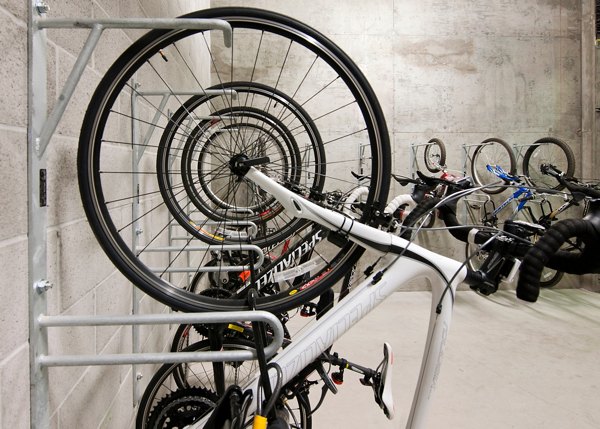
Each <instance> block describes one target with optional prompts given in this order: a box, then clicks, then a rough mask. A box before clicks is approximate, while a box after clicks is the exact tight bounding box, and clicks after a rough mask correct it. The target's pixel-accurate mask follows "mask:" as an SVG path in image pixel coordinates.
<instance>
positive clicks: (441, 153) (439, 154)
mask: <svg viewBox="0 0 600 429" xmlns="http://www.w3.org/2000/svg"><path fill="white" fill-rule="evenodd" d="M423 160H424V161H425V168H427V170H429V171H430V172H432V173H439V172H440V171H442V169H443V168H444V167H445V166H446V146H445V145H444V142H443V141H441V140H440V139H437V138H432V139H431V140H429V141H428V142H427V145H426V146H425V150H424V151H423Z"/></svg>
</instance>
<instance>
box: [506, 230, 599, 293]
mask: <svg viewBox="0 0 600 429" xmlns="http://www.w3.org/2000/svg"><path fill="white" fill-rule="evenodd" d="M571 237H578V238H580V239H581V240H582V241H583V242H584V243H585V246H586V247H585V251H584V252H582V253H577V254H576V253H572V254H569V252H564V251H563V252H560V253H559V257H553V256H554V255H556V253H557V252H558V251H559V250H560V248H561V246H562V245H563V244H564V243H565V242H566V241H567V240H568V239H569V238H571ZM599 240H600V234H599V233H598V231H597V230H596V229H595V228H594V225H593V224H592V223H591V222H589V221H587V220H585V219H565V220H561V221H559V222H557V223H555V224H554V225H552V226H551V227H550V228H549V229H548V230H547V231H546V232H545V233H544V235H543V236H542V237H541V238H540V239H539V240H538V241H537V243H535V245H534V246H533V247H532V248H531V249H529V251H528V252H527V254H526V255H525V257H524V258H523V261H522V263H521V268H520V270H521V272H520V274H519V282H518V284H517V297H519V298H520V299H522V300H525V301H529V302H535V301H536V300H537V298H538V296H539V293H540V274H541V272H542V270H543V268H544V267H545V266H549V267H550V268H553V269H556V270H559V271H564V272H566V273H570V274H585V273H593V272H600V263H599V259H598V253H597V251H598V248H599V247H600V244H599Z"/></svg>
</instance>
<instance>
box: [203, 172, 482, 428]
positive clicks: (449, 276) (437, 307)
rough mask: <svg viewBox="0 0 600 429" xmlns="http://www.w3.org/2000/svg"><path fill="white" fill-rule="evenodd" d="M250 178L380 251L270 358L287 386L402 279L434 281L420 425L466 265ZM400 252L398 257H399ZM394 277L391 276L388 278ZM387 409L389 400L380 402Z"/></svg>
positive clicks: (257, 176)
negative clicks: (345, 290) (349, 288)
mask: <svg viewBox="0 0 600 429" xmlns="http://www.w3.org/2000/svg"><path fill="white" fill-rule="evenodd" d="M246 177H248V178H249V179H250V180H252V181H253V182H255V183H257V184H258V185H259V186H260V187H261V188H263V189H265V190H266V191H267V192H269V193H270V194H272V195H275V196H276V198H277V200H278V201H281V203H282V204H284V205H285V206H286V209H288V210H293V211H294V212H295V213H296V214H297V215H298V216H303V217H305V218H307V219H311V220H314V221H315V222H319V223H320V224H322V225H323V226H326V227H328V228H331V229H333V230H339V231H340V232H341V233H344V234H347V236H348V238H349V239H351V240H354V241H356V242H357V243H360V244H361V245H363V246H366V247H368V248H370V249H372V250H374V251H377V252H379V253H384V256H382V257H381V258H380V261H379V262H378V263H377V269H375V270H374V271H373V273H372V274H371V275H369V276H368V278H367V280H366V281H364V282H362V284H361V285H360V286H359V287H358V288H357V289H355V290H354V291H353V292H352V293H350V294H349V295H348V296H347V297H346V298H345V299H344V300H342V301H341V302H340V303H339V304H338V305H337V306H336V307H334V309H333V310H331V311H329V312H327V313H326V314H325V315H324V316H323V317H322V318H321V319H320V320H319V321H317V322H316V324H317V327H316V328H315V329H313V330H311V331H310V332H304V333H303V334H302V335H301V336H300V337H299V338H295V339H294V341H293V342H292V343H291V344H290V345H289V346H288V347H287V348H285V349H284V350H283V351H282V352H281V353H280V354H279V355H277V356H276V357H275V358H273V359H272V361H271V362H272V363H276V364H277V365H279V367H280V368H281V377H279V376H275V375H271V377H272V378H273V377H275V378H280V381H281V385H283V386H285V385H286V384H287V383H289V382H290V381H292V380H293V378H294V376H295V375H297V374H300V373H301V372H302V370H303V369H304V368H307V367H308V366H309V365H310V364H311V363H312V362H314V361H315V360H318V358H319V356H321V354H322V353H323V352H324V351H326V350H327V349H328V348H329V346H330V345H331V344H332V343H333V342H334V341H335V339H336V338H337V337H339V336H340V335H341V334H342V333H343V332H345V331H346V330H347V329H349V328H350V326H351V325H352V324H353V323H354V322H356V321H357V320H358V319H360V318H361V317H362V316H364V315H365V314H366V313H368V312H369V311H370V310H372V309H373V308H374V307H375V306H376V304H377V303H378V302H380V301H381V300H383V299H385V296H387V295H388V294H390V293H392V292H393V291H395V290H396V289H397V288H398V287H400V286H401V285H402V283H404V282H405V281H408V280H410V279H413V278H415V277H417V276H418V277H420V276H426V277H427V278H429V279H430V281H431V282H432V285H433V286H432V289H433V290H432V314H431V319H430V329H429V332H428V339H427V347H426V354H425V356H424V358H423V366H422V369H421V372H420V376H419V379H420V381H419V383H418V388H417V391H416V394H415V400H414V402H413V406H412V409H411V415H410V417H409V423H408V426H409V427H419V426H420V425H422V424H423V422H424V419H425V415H426V409H427V405H428V402H429V397H430V393H431V391H432V389H433V388H434V385H435V378H436V374H437V371H438V370H439V367H438V365H439V359H440V358H441V352H442V348H443V342H444V340H445V337H446V335H447V329H448V328H449V324H450V321H451V313H452V302H453V299H454V298H453V296H454V292H455V289H456V286H457V285H458V283H460V282H462V281H463V280H465V279H466V280H467V281H470V277H468V272H467V269H466V268H465V266H464V264H461V263H460V262H457V261H454V260H451V259H448V258H445V257H442V256H440V255H437V254H435V253H432V252H430V251H427V250H426V249H423V248H421V247H420V246H417V245H416V244H414V243H410V242H408V241H406V240H404V239H402V238H400V237H398V236H395V235H392V234H389V233H386V232H384V231H381V230H379V229H376V228H373V227H369V226H367V225H364V224H361V223H358V222H356V221H353V220H352V219H351V218H348V217H346V216H344V215H343V214H341V213H337V212H332V211H329V210H327V209H325V208H323V207H320V206H318V205H316V204H314V203H311V202H310V201H307V200H305V199H302V198H301V197H299V196H298V195H296V194H294V193H293V192H290V191H289V190H287V189H286V188H285V187H283V186H281V185H279V184H277V183H276V182H275V181H273V180H272V179H270V178H268V177H267V176H265V175H264V174H263V173H261V172H259V171H258V170H256V169H255V168H253V167H250V168H249V169H248V171H247V173H246ZM400 255H402V258H400V257H399V256H400ZM392 279H393V280H392ZM257 386H258V380H257V379H256V380H255V381H253V382H252V383H251V385H249V386H248V389H249V391H251V392H252V393H251V394H250V396H251V397H253V398H256V395H257V394H258V390H257V389H258V387H257ZM378 390H380V391H381V392H385V393H382V396H381V397H384V396H387V391H386V386H385V381H383V385H381V386H379V389H378ZM382 407H383V408H384V410H385V409H387V410H388V412H390V410H391V404H390V403H389V402H388V403H385V402H384V405H383V406H382ZM254 411H255V406H254V404H253V403H252V402H250V403H249V404H248V408H247V411H246V412H247V413H248V415H251V414H252V413H253V412H254ZM207 419H208V417H204V418H203V420H201V421H200V422H199V423H198V424H196V425H195V426H193V427H201V425H202V424H204V423H205V422H206V420H207Z"/></svg>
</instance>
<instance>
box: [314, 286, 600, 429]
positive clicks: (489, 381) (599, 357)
mask: <svg viewBox="0 0 600 429" xmlns="http://www.w3.org/2000/svg"><path fill="white" fill-rule="evenodd" d="M429 301H430V295H429V293H427V292H398V293H396V294H394V296H392V297H391V298H390V299H389V300H387V301H386V302H384V303H383V304H381V306H380V307H379V308H377V309H376V310H375V311H374V312H372V313H371V314H370V315H369V316H367V317H366V318H365V319H363V320H362V321H361V322H360V323H359V324H357V325H356V326H355V327H354V328H353V329H352V330H351V331H350V332H348V333H347V334H346V336H344V337H343V338H342V339H341V340H340V341H339V342H337V343H336V344H335V346H334V348H333V351H337V352H339V353H340V355H341V356H342V357H345V358H347V359H348V360H350V361H353V362H355V363H358V364H361V365H364V366H370V367H375V366H377V363H378V362H379V360H380V359H381V353H382V352H381V350H382V344H383V342H384V341H388V342H390V343H391V344H392V347H393V350H394V357H395V360H394V372H393V377H394V388H393V391H394V398H395V407H396V418H395V419H394V420H393V421H389V420H387V419H386V418H385V416H384V415H383V412H382V411H381V410H380V409H379V407H378V406H377V405H376V404H375V402H374V400H373V395H372V390H371V389H370V388H367V387H364V386H362V385H361V384H360V383H359V382H358V378H359V377H358V375H357V374H353V373H348V372H347V374H346V376H345V383H344V385H342V386H340V392H339V393H338V394H337V395H335V396H334V395H331V394H329V395H328V397H327V398H326V399H325V403H324V405H323V406H322V408H321V409H320V410H318V411H317V413H316V414H315V416H314V420H313V427H314V428H315V429H321V428H334V427H337V428H361V429H369V428H404V427H405V425H406V420H407V417H408V412H409V410H410V405H411V401H412V393H413V389H414V386H415V384H416V377H417V371H418V368H419V366H420V361H421V354H422V350H423V345H424V336H425V332H426V327H427V322H428V317H429V306H430V302H429ZM599 364H600V294H597V293H593V292H587V291H584V290H571V289H569V290H545V291H543V292H542V295H541V297H540V299H539V300H538V302H537V303H535V304H526V303H523V302H521V301H518V300H517V299H516V298H515V295H514V292H508V291H502V292H498V293H497V294H496V295H494V296H492V297H489V298H485V297H482V296H479V295H477V294H475V293H473V292H470V291H465V292H459V293H458V296H457V299H456V305H455V311H454V319H453V323H452V326H451V328H450V333H449V337H448V342H447V346H446V351H445V354H444V361H443V364H442V370H441V374H440V378H439V382H438V388H437V391H436V393H435V396H434V401H433V405H432V409H431V414H430V417H429V424H428V426H427V427H430V428H452V429H454V428H460V429H469V428H473V429H475V428H477V429H480V428H484V427H485V428H486V429H494V428H503V429H505V428H527V429H532V428H544V429H553V428H557V429H558V428H561V429H562V428H578V429H586V428H596V429H597V428H599V427H600V407H598V398H599V396H600V365H599ZM313 390H314V391H315V392H314V394H312V395H311V401H312V402H313V403H316V401H317V400H318V395H317V392H316V391H317V390H319V389H313Z"/></svg>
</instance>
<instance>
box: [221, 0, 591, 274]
mask: <svg viewBox="0 0 600 429" xmlns="http://www.w3.org/2000/svg"><path fill="white" fill-rule="evenodd" d="M211 5H212V6H213V7H214V6H249V7H259V8H264V9H270V10H274V11H277V12H281V13H283V14H286V15H289V16H292V17H294V18H297V19H299V20H300V21H303V22H305V23H307V24H309V25H311V26H313V27H315V28H316V29H317V30H319V31H321V32H322V33H324V34H325V35H327V36H328V37H329V38H331V39H332V40H333V41H334V42H335V43H337V44H338V45H339V46H340V47H341V48H342V49H343V50H344V51H346V52H347V53H348V54H349V55H350V57H351V58H352V59H353V60H354V61H355V62H356V63H357V64H358V65H359V67H360V68H361V69H362V71H363V72H364V73H365V75H366V77H367V78H368V80H369V81H370V83H371V85H372V86H373V88H374V90H375V92H376V94H377V96H378V98H379V101H380V102H381V104H382V107H383V110H384V113H385V115H386V119H387V123H388V127H389V131H390V134H391V139H392V145H393V153H394V159H393V171H394V172H395V173H397V174H410V173H411V172H412V169H411V166H410V162H409V159H410V151H411V149H410V146H411V145H412V144H423V143H426V142H427V141H428V140H429V139H430V138H432V137H437V138H440V139H441V140H442V141H443V142H444V143H445V145H446V147H447V151H448V156H447V165H448V168H449V169H450V170H456V171H458V172H461V173H462V172H463V167H464V165H465V163H464V150H463V145H476V144H477V143H479V142H481V141H482V140H484V139H486V138H488V137H499V138H502V139H504V140H505V141H507V142H508V143H509V144H511V145H527V144H530V143H533V142H534V141H535V140H537V139H539V138H540V137H545V136H555V137H559V138H561V139H563V140H565V141H566V142H568V144H570V146H571V147H572V149H573V151H574V152H575V155H576V159H577V162H578V169H577V170H576V173H577V174H579V173H580V171H581V170H580V167H579V166H581V164H582V162H581V161H582V160H581V157H580V154H581V150H580V148H581V144H582V139H581V109H582V106H581V104H582V102H581V60H580V33H581V28H580V27H581V26H580V20H581V16H580V14H581V11H580V6H579V2H577V1H575V0H565V1H534V0H528V1H518V0H510V1H505V2H489V1H484V0H476V1H471V0H469V1H466V0H459V1H453V2H443V1H437V0H425V1H418V2H417V1H410V0H374V1H368V2H365V1H359V0H344V1H341V2H327V1H323V0H318V1H312V2H306V1H295V2H293V1H288V2H281V1H276V0H248V1H243V2H242V1H236V0H213V1H212V2H211ZM472 150H473V149H471V151H472ZM422 155H423V147H420V148H419V149H417V154H416V156H417V160H418V161H421V159H422ZM418 167H419V168H421V169H424V166H423V162H422V161H421V162H420V165H418ZM405 192H406V189H402V188H400V187H399V186H398V185H397V184H395V183H393V184H392V190H391V192H390V196H394V195H396V194H399V193H405ZM506 196H507V195H506ZM506 196H505V197H506ZM422 243H424V244H425V245H426V246H427V247H429V248H431V249H432V250H435V251H438V252H441V253H444V254H446V255H448V256H451V257H455V258H464V248H463V246H462V245H460V246H458V245H457V244H456V243H457V242H456V240H454V239H452V238H451V237H450V235H449V234H446V233H436V234H435V235H434V236H427V237H424V238H423V240H422ZM569 284H572V283H569Z"/></svg>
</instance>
